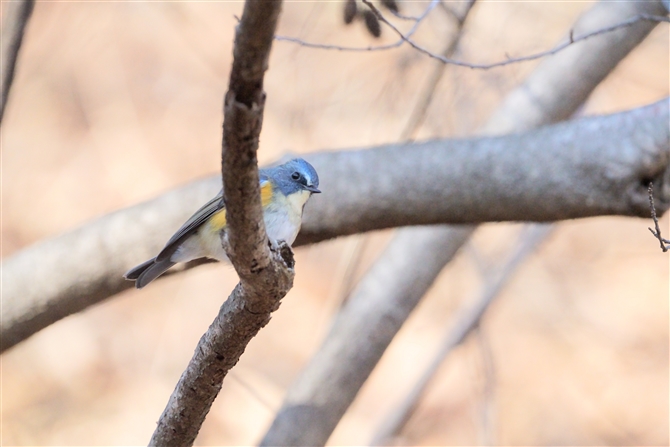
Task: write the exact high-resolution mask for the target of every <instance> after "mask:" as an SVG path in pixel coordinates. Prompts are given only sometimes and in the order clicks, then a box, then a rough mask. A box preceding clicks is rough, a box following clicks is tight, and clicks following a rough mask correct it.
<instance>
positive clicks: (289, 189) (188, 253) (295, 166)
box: [124, 158, 321, 289]
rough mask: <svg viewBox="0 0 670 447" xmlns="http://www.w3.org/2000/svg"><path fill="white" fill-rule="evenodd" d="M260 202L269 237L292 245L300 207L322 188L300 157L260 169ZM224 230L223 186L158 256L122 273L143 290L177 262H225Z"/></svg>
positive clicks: (312, 170)
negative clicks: (211, 260)
mask: <svg viewBox="0 0 670 447" xmlns="http://www.w3.org/2000/svg"><path fill="white" fill-rule="evenodd" d="M260 180H261V203H262V205H263V217H264V220H265V230H266V231H267V234H268V238H270V240H272V241H285V242H286V243H287V244H289V245H291V244H293V241H295V238H296V237H297V236H298V231H300V224H301V223H302V210H303V208H304V207H305V203H307V199H309V198H310V197H311V195H312V194H314V193H320V192H321V191H319V176H318V175H317V173H316V170H314V167H313V166H312V165H310V164H309V163H307V162H306V161H305V160H303V159H302V158H296V159H293V160H290V161H288V162H286V163H284V164H282V165H279V166H275V167H273V168H267V169H261V170H260ZM225 231H226V208H225V205H224V203H223V191H221V192H219V194H218V195H217V196H216V197H214V198H213V199H212V200H210V201H209V202H207V203H206V204H205V205H204V206H203V207H202V208H200V209H199V210H198V211H196V212H195V214H194V215H193V216H191V218H190V219H188V220H187V221H186V223H185V224H184V225H182V227H181V228H180V229H179V230H178V231H177V232H176V233H175V234H174V235H173V236H172V237H171V238H170V240H169V241H168V242H167V244H165V247H163V249H162V250H161V252H160V253H158V255H157V256H156V257H155V258H152V259H149V260H148V261H146V262H143V263H142V264H140V265H138V266H137V267H134V268H132V269H130V270H128V272H127V273H126V274H125V275H124V278H125V279H128V280H130V281H135V287H137V288H138V289H141V288H142V287H144V286H146V285H147V284H149V283H150V282H151V281H153V280H154V279H156V278H158V277H159V276H160V275H162V274H163V273H164V272H165V271H166V270H167V269H169V268H170V267H172V266H173V265H175V264H176V263H178V262H188V261H191V260H193V259H198V258H212V259H217V260H219V261H227V260H228V256H226V252H225V250H224V249H223V246H222V244H221V233H225Z"/></svg>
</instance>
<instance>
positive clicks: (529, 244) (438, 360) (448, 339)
mask: <svg viewBox="0 0 670 447" xmlns="http://www.w3.org/2000/svg"><path fill="white" fill-rule="evenodd" d="M553 228H554V226H553V225H551V224H533V225H528V226H527V227H526V228H525V229H524V230H525V231H524V232H523V233H522V235H521V236H520V238H519V242H518V243H517V245H516V248H515V249H514V253H512V254H511V255H510V256H509V258H508V259H507V260H506V261H505V262H504V263H503V264H502V266H501V267H500V268H499V271H498V273H497V274H494V275H493V276H494V278H493V279H492V280H490V281H488V283H487V284H486V286H485V289H484V291H483V293H482V294H481V296H479V297H478V299H477V300H476V301H475V303H474V304H473V305H472V306H470V307H466V308H463V309H462V310H461V311H460V312H459V313H458V315H457V316H456V317H455V318H454V324H453V326H451V327H449V328H448V329H447V331H446V332H445V334H444V337H443V338H442V342H441V343H440V347H439V348H438V351H437V353H436V354H435V356H434V357H433V360H432V361H431V362H430V364H429V365H428V366H427V367H426V369H425V370H424V372H423V373H422V374H421V376H420V377H419V379H418V380H417V381H416V383H415V384H414V386H413V387H412V389H411V390H410V392H409V393H407V396H406V397H405V398H404V399H403V401H402V402H401V403H400V405H399V406H398V407H397V408H395V409H393V410H392V411H391V412H390V413H389V414H388V416H387V417H386V419H385V420H384V421H383V422H382V423H381V425H380V426H379V428H378V429H377V432H376V433H375V434H374V436H373V438H372V441H370V445H372V446H381V445H389V444H391V441H392V438H393V437H394V436H396V435H397V434H398V433H399V432H400V431H401V430H402V428H403V427H404V426H405V424H406V423H407V421H408V420H409V418H410V416H411V415H412V413H413V412H414V409H415V408H416V406H417V404H418V403H419V400H420V399H421V397H422V396H423V394H424V392H425V390H426V388H427V387H428V384H429V383H430V381H431V379H432V378H433V376H434V375H435V373H436V372H437V370H438V369H439V367H440V365H442V363H443V362H444V359H445V358H446V357H447V356H448V355H449V353H450V352H451V351H452V350H453V349H454V348H455V347H456V346H458V345H460V344H461V343H463V341H464V340H465V339H466V338H467V336H468V335H469V334H470V332H471V331H472V330H473V329H475V328H476V327H477V326H478V325H479V322H480V321H481V318H482V317H483V316H484V313H485V312H486V310H487V309H488V308H489V306H490V305H491V303H492V302H493V300H495V298H496V297H498V296H499V295H500V292H501V290H502V289H503V288H504V287H505V285H506V284H507V282H508V281H509V280H510V279H511V278H512V276H513V275H514V273H516V271H517V269H518V268H519V266H520V265H521V264H522V263H523V261H525V260H526V258H527V257H528V256H529V255H530V254H531V253H533V251H535V249H536V248H537V247H538V246H539V245H540V244H541V243H542V242H543V241H544V240H545V239H546V237H547V236H548V235H549V234H550V233H551V231H552V230H553Z"/></svg>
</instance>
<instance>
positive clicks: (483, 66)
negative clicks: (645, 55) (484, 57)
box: [276, 0, 670, 70]
mask: <svg viewBox="0 0 670 447" xmlns="http://www.w3.org/2000/svg"><path fill="white" fill-rule="evenodd" d="M361 1H362V2H363V3H364V4H365V5H367V6H368V7H369V8H370V9H371V10H372V11H373V13H374V14H375V17H377V19H378V20H379V21H380V22H382V23H384V24H386V25H387V26H388V27H389V28H391V29H392V30H393V32H395V33H396V34H397V35H398V36H399V37H400V39H399V40H397V41H396V42H393V43H390V44H386V45H377V46H367V47H347V46H342V45H332V44H322V43H314V42H307V41H305V40H303V39H299V38H297V37H288V36H276V39H277V40H279V41H284V42H291V43H295V44H298V45H300V46H302V47H306V48H315V49H320V50H337V51H349V52H361V51H383V50H390V49H393V48H398V47H400V46H402V44H403V43H407V44H408V45H410V46H411V47H412V48H414V49H415V50H416V51H418V52H420V53H422V54H425V55H426V56H428V57H430V58H432V59H435V60H437V61H439V62H441V63H442V64H447V65H457V66H459V67H465V68H471V69H477V70H490V69H491V68H496V67H503V66H505V65H511V64H518V63H521V62H529V61H534V60H537V59H542V58H545V57H547V56H551V55H554V54H556V53H559V52H561V51H563V50H564V49H566V48H568V47H569V46H571V45H574V44H575V43H579V42H582V41H584V40H587V39H591V38H593V37H595V36H600V35H602V34H607V33H611V32H614V31H618V30H620V29H622V28H627V27H629V26H632V25H635V24H637V23H639V22H654V24H656V23H660V22H666V23H667V22H670V18H668V17H667V16H664V15H661V14H664V13H667V11H660V12H658V13H656V14H646V13H641V14H639V15H637V16H635V17H629V18H627V19H625V20H622V21H620V22H618V23H614V24H611V25H608V26H605V27H602V28H599V29H595V30H593V31H590V32H588V33H584V34H579V35H577V36H575V29H572V30H570V32H569V33H568V36H567V37H566V39H565V41H563V42H561V43H559V44H557V45H556V46H554V47H553V48H550V49H548V50H544V51H540V52H537V53H533V54H529V55H526V56H520V57H511V58H507V59H505V60H503V61H497V62H490V63H474V62H466V61H462V60H458V59H452V58H450V57H448V56H445V55H444V54H438V53H435V52H432V51H430V50H428V49H427V48H425V47H423V46H422V45H419V44H418V43H417V42H415V41H414V40H413V39H412V38H411V37H412V35H413V34H414V33H415V32H416V25H415V26H414V27H413V28H412V29H411V30H410V32H407V33H403V32H402V31H401V30H400V29H398V27H397V26H395V25H394V24H393V23H392V22H391V21H389V20H388V19H387V18H386V17H385V16H384V15H383V14H382V13H381V11H380V10H379V9H378V8H376V7H375V6H374V5H373V4H372V3H371V2H370V1H369V0H361ZM422 17H425V15H422ZM415 20H417V19H415ZM418 23H420V20H418V21H417V22H416V24H417V25H418Z"/></svg>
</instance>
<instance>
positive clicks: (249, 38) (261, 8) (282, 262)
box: [149, 0, 294, 446]
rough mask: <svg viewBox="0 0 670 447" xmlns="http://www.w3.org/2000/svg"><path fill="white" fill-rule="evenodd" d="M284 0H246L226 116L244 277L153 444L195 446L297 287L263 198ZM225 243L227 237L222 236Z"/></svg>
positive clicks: (232, 223)
mask: <svg viewBox="0 0 670 447" xmlns="http://www.w3.org/2000/svg"><path fill="white" fill-rule="evenodd" d="M280 11H281V0H274V1H267V0H247V1H246V2H245V5H244V11H243V13H242V18H241V20H240V23H239V25H238V27H237V30H236V34H235V49H234V60H233V68H232V70H231V74H230V84H229V88H228V93H227V94H226V99H225V106H224V123H223V148H222V175H223V183H224V200H225V203H226V216H227V231H226V233H227V241H226V243H225V244H224V246H225V247H226V252H227V254H228V257H229V258H230V260H231V262H232V264H233V266H234V267H235V270H236V271H237V273H238V275H239V277H240V283H239V284H238V285H237V287H235V290H233V293H232V294H231V295H230V297H229V298H228V300H227V301H226V302H225V303H224V304H223V305H222V306H221V309H220V311H219V314H218V315H217V317H216V319H215V320H214V322H213V323H212V325H211V326H210V327H209V329H208V330H207V332H206V333H205V334H204V335H203V336H202V338H201V339H200V341H199V342H198V346H197V347H196V349H195V353H194V355H193V358H192V359H191V361H190V362H189V364H188V367H187V368H186V370H185V371H184V373H183V374H182V376H181V378H180V379H179V382H178V383H177V386H176V388H175V390H174V392H173V393H172V396H170V400H169V401H168V404H167V406H166V408H165V410H164V411H163V414H162V415H161V417H160V419H159V421H158V425H157V427H156V430H155V432H154V434H153V436H152V438H151V441H150V443H149V444H150V445H152V446H189V445H192V444H193V442H194V441H195V438H196V436H197V435H198V432H199V431H200V427H201V426H202V423H203V422H204V420H205V416H206V415H207V413H208V412H209V409H210V408H211V406H212V403H213V402H214V399H215V398H216V396H217V395H218V394H219V391H220V390H221V385H222V382H223V379H224V377H225V376H226V374H227V373H228V371H229V370H230V369H231V368H232V367H233V366H234V365H235V364H236V363H237V361H238V360H239V358H240V356H241V355H242V353H243V352H244V349H245V348H246V346H247V344H248V343H249V341H251V339H252V338H253V337H254V336H255V335H256V334H257V333H258V331H259V330H260V329H261V328H262V327H263V326H265V325H266V324H267V323H268V321H270V314H271V313H272V312H273V311H274V310H276V309H277V308H278V307H279V303H280V300H281V299H282V298H283V297H284V296H285V295H286V293H287V292H288V291H289V290H290V289H291V287H292V286H293V276H294V270H293V264H294V262H293V253H292V252H291V249H290V247H289V246H288V245H286V244H285V243H283V244H281V245H279V247H276V248H275V247H273V248H272V249H270V246H269V244H268V238H267V234H266V232H265V225H264V223H263V209H262V207H261V200H260V187H259V174H258V162H257V158H256V151H257V150H258V137H259V135H260V132H261V126H262V122H263V106H264V104H265V93H264V91H263V77H264V76H265V71H266V70H267V66H268V59H269V56H270V48H271V47H272V37H273V35H274V31H275V29H276V27H277V20H278V18H279V12H280ZM222 243H223V240H222Z"/></svg>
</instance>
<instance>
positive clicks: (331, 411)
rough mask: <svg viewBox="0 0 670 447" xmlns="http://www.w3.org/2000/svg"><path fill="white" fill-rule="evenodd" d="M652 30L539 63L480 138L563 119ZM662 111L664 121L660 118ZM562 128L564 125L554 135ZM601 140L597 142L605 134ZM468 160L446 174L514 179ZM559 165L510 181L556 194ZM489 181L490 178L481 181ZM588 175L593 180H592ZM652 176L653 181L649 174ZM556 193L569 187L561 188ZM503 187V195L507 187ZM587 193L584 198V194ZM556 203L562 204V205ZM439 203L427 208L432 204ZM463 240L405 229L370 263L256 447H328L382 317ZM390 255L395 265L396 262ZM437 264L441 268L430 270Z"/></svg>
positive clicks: (602, 8)
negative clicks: (406, 287) (388, 273)
mask: <svg viewBox="0 0 670 447" xmlns="http://www.w3.org/2000/svg"><path fill="white" fill-rule="evenodd" d="M661 8H662V6H661V4H660V2H657V3H633V2H630V3H617V4H611V3H608V2H601V3H600V4H599V5H596V7H594V8H592V9H591V10H589V11H588V12H587V13H585V14H584V16H582V17H581V18H580V20H579V21H578V23H577V24H576V25H575V28H576V29H578V30H581V29H583V28H587V29H588V28H589V27H595V28H597V27H602V26H606V25H607V24H608V22H610V21H618V20H624V19H626V18H627V17H629V16H631V15H635V14H639V13H644V12H651V13H657V10H658V11H660V10H661ZM651 29H652V26H644V27H632V28H627V29H625V30H620V31H621V32H620V33H612V34H609V35H603V36H600V37H598V38H594V39H593V40H590V41H585V42H582V43H581V44H580V45H575V46H573V47H571V48H568V49H566V50H565V51H564V52H563V53H558V54H556V55H555V56H554V57H552V58H549V59H546V60H545V61H544V62H543V64H541V65H540V66H539V67H538V68H537V69H536V70H535V72H533V73H532V74H531V75H530V77H529V78H528V79H527V80H526V82H524V84H523V85H522V86H520V87H519V88H517V89H516V90H515V91H513V92H512V93H511V94H510V95H509V96H508V98H507V99H506V101H505V102H504V103H503V105H502V106H501V107H500V108H499V109H498V111H497V112H496V113H495V114H494V115H493V117H492V118H491V119H490V120H489V122H488V123H487V125H486V126H485V128H484V132H488V133H504V132H513V131H519V130H524V129H528V128H532V127H535V126H539V125H542V124H545V123H548V122H554V121H557V120H560V119H563V118H566V117H568V116H569V115H570V114H572V113H573V112H574V110H576V108H577V107H578V106H579V105H580V104H581V103H582V102H583V101H585V100H586V98H587V97H588V95H589V94H590V92H591V91H592V90H593V89H594V88H595V87H596V86H597V85H598V83H599V82H600V81H601V80H602V79H603V78H604V77H605V76H606V75H607V74H608V73H609V72H610V71H611V70H612V69H613V68H614V67H615V66H616V64H617V63H618V62H619V61H620V60H621V59H622V58H623V57H624V56H625V55H626V54H628V51H630V50H631V49H632V48H633V47H634V46H635V45H636V44H637V43H639V42H640V41H641V40H642V39H643V38H644V37H645V36H646V35H647V33H648V32H649V31H650V30H651ZM665 102H666V101H663V102H662V103H659V104H657V106H659V107H660V109H658V110H656V111H654V112H652V115H655V114H656V113H657V112H660V111H661V110H662V109H667V107H668V105H667V104H665ZM661 113H662V114H664V113H665V112H661ZM663 119H666V118H663ZM659 124H660V123H659ZM568 125H569V124H567V123H566V124H562V125H558V126H553V127H552V128H560V127H562V126H568ZM664 126H665V128H666V129H665V130H664V131H662V132H661V133H660V134H658V138H659V140H658V142H659V143H661V141H664V143H661V144H662V145H664V146H667V145H668V143H667V141H668V140H669V139H670V131H669V130H668V129H667V123H666V124H665V125H664ZM597 128H598V126H595V127H592V128H591V130H596V129H597ZM600 130H602V129H600ZM659 130H660V128H659ZM541 133H542V131H539V132H537V133H535V134H541ZM599 134H600V135H604V134H605V132H602V133H599ZM645 135H646V133H645ZM573 136H574V134H573ZM639 138H646V137H642V134H640V135H639ZM537 143H538V146H536V147H535V149H532V148H530V147H525V146H524V147H518V148H517V151H515V152H516V153H517V155H518V156H520V157H521V158H523V157H525V156H531V154H532V153H533V152H534V151H535V150H537V151H542V150H544V149H546V148H547V146H546V145H544V144H543V143H541V142H539V141H537ZM624 152H627V151H624ZM423 155H424V156H425V157H426V158H427V163H432V162H435V160H434V159H431V158H430V155H431V154H423ZM471 155H472V157H471V158H469V159H468V160H467V161H465V160H464V163H462V164H457V165H455V168H456V169H454V170H453V171H456V170H458V169H465V170H468V166H470V164H471V163H478V162H483V160H484V159H486V160H488V161H489V162H490V164H489V169H488V170H487V171H486V173H484V172H477V173H473V172H469V174H471V175H474V176H473V179H474V180H475V183H487V184H488V183H489V182H488V178H490V177H493V178H495V177H496V176H497V175H499V173H501V172H506V173H508V174H511V173H513V172H514V171H515V169H514V167H513V166H511V165H508V164H506V163H505V162H503V161H502V158H504V157H502V158H501V157H499V156H497V155H494V154H493V153H490V154H488V156H486V157H484V158H480V156H479V155H475V154H471ZM480 155H482V154H480ZM545 155H548V154H545ZM612 155H614V154H612ZM661 157H662V158H664V159H666V160H668V158H669V157H670V148H667V147H666V149H663V150H662V155H661ZM399 160H401V158H394V163H398V161H399ZM561 160H563V161H566V160H575V154H574V152H573V148H572V147H571V145H570V144H569V143H567V140H564V144H563V145H559V146H557V147H556V152H555V153H553V154H552V155H551V157H550V158H548V159H546V160H545V162H546V163H547V165H546V166H545V168H547V170H546V171H545V170H544V169H543V168H540V166H539V165H538V164H533V167H531V166H530V165H528V166H527V167H528V168H529V170H526V171H525V173H526V174H524V175H521V176H516V175H512V176H511V177H510V179H511V178H515V180H514V181H513V182H514V183H515V182H516V181H521V183H525V182H524V180H523V179H524V178H525V179H527V180H531V179H532V180H531V181H530V182H529V183H525V186H524V187H523V189H524V190H525V192H529V191H531V190H535V188H536V187H537V185H538V184H539V182H541V180H540V179H541V178H543V176H544V175H549V177H551V178H552V180H551V181H550V182H549V184H553V185H554V186H558V183H554V182H555V181H557V180H558V177H555V176H554V175H552V174H550V171H552V170H554V169H555V168H558V166H559V165H560V164H561ZM518 161H520V160H518ZM617 165H618V163H614V164H613V165H611V167H610V169H613V170H618V168H617V167H616V166H617ZM589 166H590V168H586V169H578V170H577V171H574V172H573V174H570V173H568V172H565V171H564V172H563V175H565V177H564V178H565V179H568V178H571V177H572V180H576V179H577V177H579V178H587V177H590V176H592V175H593V174H595V172H596V171H595V170H592V169H591V168H592V167H593V165H589ZM538 169H539V170H538ZM540 171H543V172H540ZM410 172H414V171H410ZM610 172H613V171H610ZM422 174H423V173H422ZM451 174H456V173H455V172H452V171H450V172H449V173H448V175H451ZM657 174H660V176H661V177H663V178H665V181H666V183H665V184H666V188H667V187H668V183H667V182H668V180H670V169H668V168H667V166H666V168H664V169H662V170H661V171H657ZM573 175H575V177H573ZM487 176H490V177H488V178H487ZM595 176H596V177H600V176H599V175H598V174H596V175H595ZM608 176H609V174H605V175H604V177H608ZM652 176H655V175H653V174H652ZM592 178H593V177H592ZM393 180H395V179H393ZM393 180H391V181H393ZM559 182H560V181H559ZM410 183H411V182H410ZM494 183H495V182H494ZM533 184H534V185H535V186H533ZM643 185H646V183H644V182H640V183H638V184H636V185H630V186H631V187H632V188H633V189H635V190H636V191H637V192H636V195H637V196H638V199H639V198H641V197H640V195H641V193H642V191H643V190H644V189H645V188H644V187H642V186H643ZM403 186H404V185H403ZM472 186H473V187H474V188H475V190H476V189H477V186H476V185H472ZM507 186H511V185H507ZM547 186H548V185H547ZM563 186H567V185H562V186H560V187H561V188H562V187H563ZM505 188H506V189H507V187H505ZM403 189H404V188H403ZM514 189H515V188H514V187H511V188H509V189H507V190H508V192H511V191H513V190H514ZM551 189H552V187H548V188H546V189H544V188H543V191H542V194H543V195H544V196H545V202H544V204H541V203H540V202H538V203H536V204H534V205H530V204H529V203H527V202H526V203H524V201H523V198H522V197H523V195H524V192H523V191H520V190H516V191H515V192H514V194H515V195H516V197H517V199H519V200H520V202H517V204H516V205H515V204H514V203H513V202H514V200H502V201H501V202H499V201H491V202H488V203H487V206H489V207H491V210H495V209H497V210H499V211H502V209H501V208H498V207H499V206H501V207H508V206H509V207H511V208H516V206H517V205H518V206H520V208H517V210H519V209H521V208H524V209H527V210H529V209H530V208H533V209H535V210H540V209H542V208H544V209H545V210H546V205H547V203H548V202H551V201H552V200H555V199H558V198H556V197H552V194H551ZM584 192H585V193H586V190H585V191H584ZM468 195H469V194H468V193H467V192H466V193H464V196H468ZM588 195H589V194H588V193H587V194H586V195H585V196H582V199H580V200H582V201H583V203H586V202H591V201H592V200H593V198H589V197H588ZM481 198H483V196H477V195H474V196H470V199H471V200H472V201H476V200H478V199H481ZM645 198H646V197H645ZM510 199H511V197H510ZM558 200H559V201H562V200H561V199H558ZM373 203H374V202H373ZM437 203H438V202H434V204H437ZM461 203H462V202H461ZM468 237H469V232H465V233H463V232H456V231H449V229H448V228H439V227H437V228H435V229H432V230H431V229H429V230H425V229H423V228H417V229H407V230H404V231H403V232H402V233H400V234H398V235H397V236H396V237H395V238H394V239H393V240H392V241H391V242H390V244H389V247H388V249H387V254H386V255H385V256H384V257H381V258H380V259H379V260H378V261H377V263H376V264H375V266H374V267H373V268H372V269H371V270H370V272H369V274H368V275H366V277H365V278H364V279H363V281H362V282H361V286H360V288H359V289H358V291H357V292H356V293H354V295H353V296H352V297H351V298H350V300H349V302H348V305H347V307H346V308H345V309H343V311H342V315H340V316H338V318H337V320H336V323H335V324H334V326H333V330H331V331H330V332H329V334H328V336H327V337H326V339H325V340H324V342H323V344H322V345H321V347H320V348H319V350H318V351H317V354H316V355H315V356H314V357H313V358H312V359H311V360H310V362H309V363H308V365H307V366H306V367H305V369H304V370H303V371H302V373H301V375H300V377H299V378H298V379H297V380H296V381H295V382H294V384H293V385H292V386H291V387H290V388H289V390H288V392H287V395H286V398H285V401H284V403H283V405H282V408H281V409H280V410H279V413H278V414H277V416H276V418H275V420H274V422H273V423H272V426H271V427H270V428H269V430H268V432H267V434H266V435H265V438H264V439H263V444H266V445H270V444H274V445H287V444H294V445H303V444H310V445H324V444H325V443H326V441H327V440H328V438H329V437H330V435H331V433H332V432H333V430H334V429H335V427H336V426H337V424H338V422H339V420H340V418H341V417H342V416H343V415H344V413H345V411H346V410H347V408H348V407H349V405H350V404H351V403H352V402H353V400H354V398H355V396H356V394H357V393H358V391H359V390H360V388H361V386H362V385H363V383H365V381H366V380H367V377H368V376H369V374H370V373H371V372H372V370H373V369H374V367H375V366H376V364H377V362H378V360H379V359H380V358H381V356H382V354H383V352H384V350H385V349H386V347H387V346H388V345H389V344H390V342H391V340H392V339H393V337H394V336H395V334H396V333H397V331H398V330H399V328H400V327H401V326H402V323H403V322H404V319H403V320H401V321H399V319H393V320H391V321H390V322H389V321H388V319H384V318H379V316H383V315H386V314H393V313H398V312H400V310H402V315H403V316H404V317H405V318H406V317H407V316H408V315H409V312H410V311H411V310H412V309H413V308H414V306H415V305H416V303H418V301H419V300H418V298H417V296H418V297H421V296H423V294H424V293H425V292H426V291H427V290H428V288H429V287H430V285H431V284H432V282H433V280H434V279H435V278H436V277H437V275H438V273H439V272H440V271H441V269H442V267H444V265H446V264H447V263H448V262H449V261H450V260H451V259H452V256H446V257H441V258H440V257H437V256H436V254H438V253H440V252H442V251H444V249H443V248H442V247H444V246H446V245H448V246H449V247H454V248H453V249H451V250H450V253H451V254H453V253H455V252H456V250H457V249H458V247H460V246H461V245H462V244H464V243H465V242H466V241H467V239H468ZM424 243H427V247H428V248H427V250H425V251H422V252H417V251H416V250H414V247H416V246H417V245H418V246H423V245H424ZM394 254H395V256H396V257H397V258H396V257H394ZM435 262H441V263H440V264H439V265H435ZM416 266H423V269H422V271H421V272H419V273H416V272H415V270H416ZM389 268H393V269H394V270H395V271H396V272H398V273H397V274H396V275H395V276H393V277H391V278H390V279H388V280H385V279H384V276H383V275H381V274H380V272H384V271H385V270H386V269H389ZM416 274H421V275H422V278H424V280H423V281H421V282H420V283H417V284H416V287H415V288H413V289H412V293H405V294H402V293H401V294H396V293H395V291H396V290H398V289H401V290H402V289H403V284H406V283H408V282H410V281H411V280H412V278H413V276H414V275H416ZM426 275H427V276H428V277H430V280H426ZM368 283H371V284H380V286H379V287H377V288H376V289H374V290H373V291H370V290H367V289H366V288H365V287H364V285H365V284H368ZM380 296H385V297H386V298H387V299H380V298H379V297H380ZM367 303H376V305H374V306H370V305H368V304H367ZM345 317H346V320H347V322H346V323H342V324H338V323H340V322H341V321H343V320H341V318H345ZM360 340H364V343H361V342H360ZM369 346H374V347H375V348H376V349H370V348H369ZM342 365H346V369H345V368H341V366H342ZM324 371H328V373H327V374H323V372H324ZM306 415H309V416H308V417H307V416H306Z"/></svg>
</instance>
